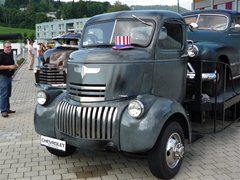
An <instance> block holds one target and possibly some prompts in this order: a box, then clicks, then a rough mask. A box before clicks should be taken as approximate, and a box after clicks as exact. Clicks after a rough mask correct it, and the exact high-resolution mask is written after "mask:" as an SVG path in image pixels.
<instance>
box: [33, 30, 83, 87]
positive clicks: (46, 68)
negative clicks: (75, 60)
mask: <svg viewBox="0 0 240 180" xmlns="http://www.w3.org/2000/svg"><path fill="white" fill-rule="evenodd" d="M80 39H81V34H80V33H66V34H63V35H60V36H56V37H54V38H53V39H52V40H54V41H55V45H54V47H53V48H52V49H48V50H47V51H46V52H45V53H44V65H43V66H37V67H36V68H35V69H34V73H35V79H36V85H37V86H44V85H48V86H49V85H50V86H58V87H65V84H66V75H67V71H66V65H67V60H68V58H69V55H70V53H72V52H73V51H76V50H78V48H79V41H80Z"/></svg>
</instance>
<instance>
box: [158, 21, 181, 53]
mask: <svg viewBox="0 0 240 180" xmlns="http://www.w3.org/2000/svg"><path fill="white" fill-rule="evenodd" d="M158 46H159V48H160V49H164V50H167V49H169V50H171V49H182V46H183V30H182V26H181V24H177V23H164V25H163V26H162V28H161V29H160V32H159V38H158Z"/></svg>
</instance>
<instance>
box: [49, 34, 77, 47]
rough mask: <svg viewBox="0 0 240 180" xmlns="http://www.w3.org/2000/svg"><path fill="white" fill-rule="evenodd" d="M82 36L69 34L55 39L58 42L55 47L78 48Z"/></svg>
mask: <svg viewBox="0 0 240 180" xmlns="http://www.w3.org/2000/svg"><path fill="white" fill-rule="evenodd" d="M80 38H81V35H80V34H77V33H72V34H71V33H68V34H63V35H60V36H57V37H54V38H53V40H55V41H56V43H55V47H58V46H71V47H74V46H76V47H77V46H78V45H79V41H80Z"/></svg>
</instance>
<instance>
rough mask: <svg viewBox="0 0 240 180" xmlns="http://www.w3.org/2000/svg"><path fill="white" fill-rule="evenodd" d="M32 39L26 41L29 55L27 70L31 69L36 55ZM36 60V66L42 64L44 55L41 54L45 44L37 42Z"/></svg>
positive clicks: (44, 49)
mask: <svg viewBox="0 0 240 180" xmlns="http://www.w3.org/2000/svg"><path fill="white" fill-rule="evenodd" d="M33 43H34V42H33V41H31V40H30V41H29V43H28V56H29V66H28V69H29V70H33V65H34V60H35V57H36V50H35V49H34V47H33ZM37 49H38V50H37V60H38V63H37V65H38V66H42V65H43V64H44V57H43V54H44V52H45V51H46V50H47V48H46V46H45V45H44V44H43V43H38V48H37Z"/></svg>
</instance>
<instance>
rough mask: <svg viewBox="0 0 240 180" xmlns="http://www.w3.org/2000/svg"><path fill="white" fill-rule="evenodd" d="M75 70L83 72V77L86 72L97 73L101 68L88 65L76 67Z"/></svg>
mask: <svg viewBox="0 0 240 180" xmlns="http://www.w3.org/2000/svg"><path fill="white" fill-rule="evenodd" d="M74 71H75V72H78V73H81V76H82V79H83V78H84V76H85V75H86V74H97V73H99V72H100V68H87V67H86V66H82V67H74Z"/></svg>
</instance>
